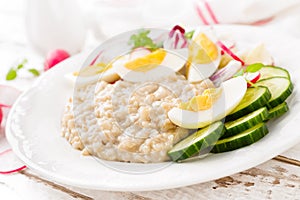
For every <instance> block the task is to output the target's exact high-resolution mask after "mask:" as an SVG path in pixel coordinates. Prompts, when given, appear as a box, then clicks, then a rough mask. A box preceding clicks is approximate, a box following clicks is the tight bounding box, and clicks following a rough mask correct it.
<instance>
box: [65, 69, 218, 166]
mask: <svg viewBox="0 0 300 200" xmlns="http://www.w3.org/2000/svg"><path fill="white" fill-rule="evenodd" d="M207 87H213V84H212V83H211V82H209V81H204V82H202V83H201V84H190V83H188V81H187V80H186V79H185V78H184V76H182V75H176V74H175V73H174V74H173V75H170V76H168V77H165V78H163V79H161V80H157V81H155V82H144V83H132V82H127V81H124V80H119V81H117V82H116V83H114V84H108V83H106V82H105V81H98V82H97V84H96V85H95V84H90V85H87V86H84V87H78V88H76V90H75V93H74V96H73V98H70V100H69V102H68V103H67V106H66V109H65V112H64V115H63V118H62V135H63V137H65V138H66V139H67V140H68V141H69V143H70V144H71V145H72V146H73V147H74V148H76V149H79V150H82V152H83V154H85V155H88V154H91V155H95V156H97V157H99V158H102V159H105V160H114V161H125V162H142V163H149V162H163V161H167V160H169V157H168V155H167V152H168V151H169V150H170V149H171V148H172V147H173V145H174V144H175V143H177V142H178V141H180V140H181V139H182V138H184V137H186V136H187V134H188V130H187V129H184V128H181V127H178V126H176V125H174V124H173V123H172V122H171V121H170V120H169V118H168V116H167V113H168V111H169V110H170V109H172V108H173V107H175V106H178V104H179V103H180V102H182V101H187V100H188V99H190V98H191V97H193V96H194V95H197V94H199V93H201V92H202V91H203V90H204V89H205V88H207Z"/></svg>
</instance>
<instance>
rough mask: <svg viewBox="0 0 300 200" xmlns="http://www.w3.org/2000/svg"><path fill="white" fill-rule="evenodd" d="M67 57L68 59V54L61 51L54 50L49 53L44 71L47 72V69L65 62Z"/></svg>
mask: <svg viewBox="0 0 300 200" xmlns="http://www.w3.org/2000/svg"><path fill="white" fill-rule="evenodd" d="M69 57H70V54H69V53H68V52H67V51H65V50H63V49H55V50H52V51H49V52H48V54H47V56H46V60H45V64H44V70H45V71H47V70H48V69H50V68H52V67H53V66H54V65H56V64H57V63H59V62H61V61H63V60H65V59H67V58H69Z"/></svg>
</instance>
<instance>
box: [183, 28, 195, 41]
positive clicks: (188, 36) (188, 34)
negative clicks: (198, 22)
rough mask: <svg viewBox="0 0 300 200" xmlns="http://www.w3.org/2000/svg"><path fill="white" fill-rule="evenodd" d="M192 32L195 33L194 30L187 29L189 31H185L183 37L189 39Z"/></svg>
mask: <svg viewBox="0 0 300 200" xmlns="http://www.w3.org/2000/svg"><path fill="white" fill-rule="evenodd" d="M194 33H195V30H193V31H189V32H187V33H185V34H184V37H185V38H187V39H189V40H191V39H192V37H193V35H194Z"/></svg>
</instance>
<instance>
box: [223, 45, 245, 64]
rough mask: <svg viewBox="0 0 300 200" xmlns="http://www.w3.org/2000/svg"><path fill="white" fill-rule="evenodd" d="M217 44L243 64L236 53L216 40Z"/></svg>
mask: <svg viewBox="0 0 300 200" xmlns="http://www.w3.org/2000/svg"><path fill="white" fill-rule="evenodd" d="M217 45H218V46H219V47H220V48H221V49H222V50H223V51H224V52H226V53H227V54H228V55H230V56H231V57H232V58H233V59H234V60H236V61H239V62H241V63H242V65H245V62H244V61H243V60H242V59H240V58H239V57H238V56H237V55H235V54H234V53H233V52H232V51H231V50H230V49H229V48H228V47H226V46H225V45H224V44H223V43H222V42H221V41H218V42H217Z"/></svg>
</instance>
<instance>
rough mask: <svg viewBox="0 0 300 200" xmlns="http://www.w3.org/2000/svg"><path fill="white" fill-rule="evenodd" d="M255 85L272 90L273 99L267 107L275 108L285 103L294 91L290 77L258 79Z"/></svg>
mask: <svg viewBox="0 0 300 200" xmlns="http://www.w3.org/2000/svg"><path fill="white" fill-rule="evenodd" d="M254 85H255V86H265V87H267V88H268V89H269V90H270V92H271V99H270V100H269V102H268V104H267V107H268V108H273V107H275V106H277V105H279V104H281V103H283V102H284V101H285V100H286V99H287V98H288V97H289V96H290V95H291V94H292V92H293V84H292V82H291V80H290V79H288V78H284V77H274V78H268V79H264V80H261V81H258V82H257V83H255V84H254Z"/></svg>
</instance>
